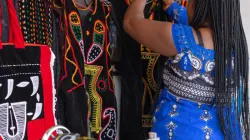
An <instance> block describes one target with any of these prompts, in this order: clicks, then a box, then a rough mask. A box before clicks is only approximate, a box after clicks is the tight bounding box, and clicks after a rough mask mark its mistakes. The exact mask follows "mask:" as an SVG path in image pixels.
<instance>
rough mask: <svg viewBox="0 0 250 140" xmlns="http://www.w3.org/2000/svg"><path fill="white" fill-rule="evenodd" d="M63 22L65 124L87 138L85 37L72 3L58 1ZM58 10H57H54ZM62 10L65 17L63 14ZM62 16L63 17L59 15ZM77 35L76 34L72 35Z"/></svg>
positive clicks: (61, 90)
mask: <svg viewBox="0 0 250 140" xmlns="http://www.w3.org/2000/svg"><path fill="white" fill-rule="evenodd" d="M54 6H56V8H57V10H58V13H57V14H59V16H61V17H60V19H61V23H60V26H62V27H61V28H62V30H61V29H60V34H61V37H60V38H59V40H60V42H63V44H61V45H62V48H61V49H62V50H61V53H62V54H61V55H60V56H61V67H60V68H61V73H60V81H59V86H58V96H59V98H60V100H61V101H60V103H61V104H62V106H60V107H63V108H61V109H60V110H61V111H60V112H61V115H62V116H63V120H62V124H63V125H65V126H66V127H68V128H69V129H70V131H72V132H75V133H79V134H80V135H82V136H87V135H88V134H87V133H88V95H87V94H86V92H85V85H84V61H83V53H82V50H81V49H82V47H83V44H84V43H83V36H82V29H81V28H82V27H81V21H80V19H79V13H78V10H77V8H76V7H75V5H74V3H73V2H72V1H71V0H67V1H60V0H58V1H55V2H54ZM55 10H56V9H55ZM60 10H62V13H60ZM60 14H61V15H60ZM73 31H75V32H73Z"/></svg>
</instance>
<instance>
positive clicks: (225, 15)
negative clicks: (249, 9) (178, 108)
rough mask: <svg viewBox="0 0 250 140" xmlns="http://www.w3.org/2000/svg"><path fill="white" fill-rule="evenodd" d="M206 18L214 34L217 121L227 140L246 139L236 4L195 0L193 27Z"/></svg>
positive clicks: (244, 60)
mask: <svg viewBox="0 0 250 140" xmlns="http://www.w3.org/2000/svg"><path fill="white" fill-rule="evenodd" d="M207 17H208V18H209V22H210V25H211V26H212V30H213V33H214V46H215V65H216V66H215V73H216V75H215V88H216V97H215V103H216V105H217V112H218V117H219V119H220V124H221V126H222V129H223V132H224V135H225V138H226V139H233V140H234V139H239V137H240V136H241V135H242V136H243V137H244V139H249V138H250V137H249V116H248V114H249V103H248V47H247V43H246V38H245V33H244V29H243V26H242V19H241V14H240V2H239V0H196V8H195V15H194V19H193V21H192V24H191V25H192V26H193V27H194V28H195V29H198V28H200V27H201V25H202V24H203V23H204V21H205V20H206V18H207ZM237 126H240V127H237Z"/></svg>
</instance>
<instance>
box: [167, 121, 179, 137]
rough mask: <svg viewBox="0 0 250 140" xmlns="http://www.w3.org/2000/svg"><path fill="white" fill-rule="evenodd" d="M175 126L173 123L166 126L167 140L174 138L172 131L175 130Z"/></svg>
mask: <svg viewBox="0 0 250 140" xmlns="http://www.w3.org/2000/svg"><path fill="white" fill-rule="evenodd" d="M176 127H177V125H176V124H175V123H173V122H172V121H171V122H170V123H168V124H167V125H166V128H167V129H168V137H169V139H173V137H174V130H175V129H176Z"/></svg>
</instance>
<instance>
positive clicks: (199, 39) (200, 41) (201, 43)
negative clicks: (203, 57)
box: [196, 30, 204, 46]
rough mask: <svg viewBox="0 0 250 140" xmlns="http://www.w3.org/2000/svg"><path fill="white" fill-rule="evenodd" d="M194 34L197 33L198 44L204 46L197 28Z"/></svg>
mask: <svg viewBox="0 0 250 140" xmlns="http://www.w3.org/2000/svg"><path fill="white" fill-rule="evenodd" d="M196 34H197V37H198V41H199V45H200V46H204V43H203V39H202V36H201V32H200V31H199V30H196Z"/></svg>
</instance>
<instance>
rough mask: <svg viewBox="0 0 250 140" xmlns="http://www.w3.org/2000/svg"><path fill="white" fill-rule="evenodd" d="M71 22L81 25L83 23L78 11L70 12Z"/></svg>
mask: <svg viewBox="0 0 250 140" xmlns="http://www.w3.org/2000/svg"><path fill="white" fill-rule="evenodd" d="M69 22H70V23H71V24H74V25H79V24H81V22H80V17H79V15H78V14H77V12H75V11H73V12H71V13H70V14H69Z"/></svg>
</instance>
